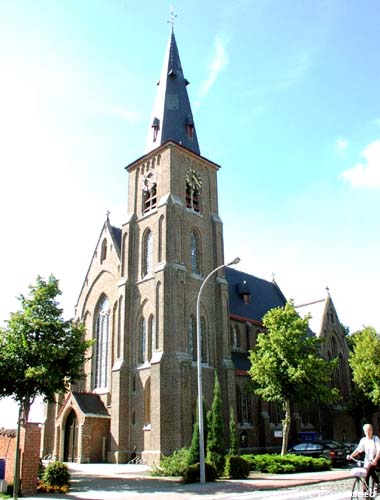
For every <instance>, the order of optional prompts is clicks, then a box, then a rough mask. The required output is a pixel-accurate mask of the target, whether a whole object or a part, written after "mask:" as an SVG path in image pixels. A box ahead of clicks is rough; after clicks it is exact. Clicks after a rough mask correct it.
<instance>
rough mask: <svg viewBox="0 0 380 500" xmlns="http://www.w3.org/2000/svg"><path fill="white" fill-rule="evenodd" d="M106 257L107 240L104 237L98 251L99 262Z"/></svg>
mask: <svg viewBox="0 0 380 500" xmlns="http://www.w3.org/2000/svg"><path fill="white" fill-rule="evenodd" d="M106 258H107V240H106V238H104V240H103V241H102V249H101V252H100V263H101V264H102V263H103V261H104V260H106Z"/></svg>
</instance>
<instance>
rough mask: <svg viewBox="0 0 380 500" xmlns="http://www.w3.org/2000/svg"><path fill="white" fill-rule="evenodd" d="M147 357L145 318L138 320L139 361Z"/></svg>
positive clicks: (142, 361)
mask: <svg viewBox="0 0 380 500" xmlns="http://www.w3.org/2000/svg"><path fill="white" fill-rule="evenodd" d="M146 358H147V337H146V319H145V318H144V317H143V318H141V320H140V363H145V361H146Z"/></svg>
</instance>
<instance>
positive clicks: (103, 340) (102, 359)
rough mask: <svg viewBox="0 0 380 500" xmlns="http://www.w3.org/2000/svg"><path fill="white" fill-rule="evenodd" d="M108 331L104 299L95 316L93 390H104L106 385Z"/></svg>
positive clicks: (108, 317)
mask: <svg viewBox="0 0 380 500" xmlns="http://www.w3.org/2000/svg"><path fill="white" fill-rule="evenodd" d="M109 330H110V304H109V300H108V299H107V298H106V297H104V298H103V299H102V300H101V302H100V303H99V307H98V311H97V314H96V344H95V349H96V356H95V379H94V385H95V389H105V388H107V385H108V349H109Z"/></svg>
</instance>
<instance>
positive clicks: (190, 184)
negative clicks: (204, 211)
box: [186, 128, 202, 212]
mask: <svg viewBox="0 0 380 500" xmlns="http://www.w3.org/2000/svg"><path fill="white" fill-rule="evenodd" d="M188 130H192V129H191V128H189V129H188ZM201 190H202V179H201V177H200V175H199V173H197V172H195V170H192V169H189V170H188V171H187V172H186V207H187V208H190V209H191V210H194V211H195V212H200V194H201Z"/></svg>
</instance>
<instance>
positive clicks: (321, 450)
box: [288, 440, 349, 465]
mask: <svg viewBox="0 0 380 500" xmlns="http://www.w3.org/2000/svg"><path fill="white" fill-rule="evenodd" d="M288 453H294V454H295V455H304V456H306V457H314V458H318V457H325V458H329V459H330V460H332V463H333V465H338V464H343V463H346V456H347V454H348V453H349V451H348V449H347V448H346V447H345V446H344V445H343V444H342V443H338V442H337V441H332V440H331V441H329V440H318V441H308V442H304V443H299V444H296V445H295V446H292V447H291V448H289V450H288Z"/></svg>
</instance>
